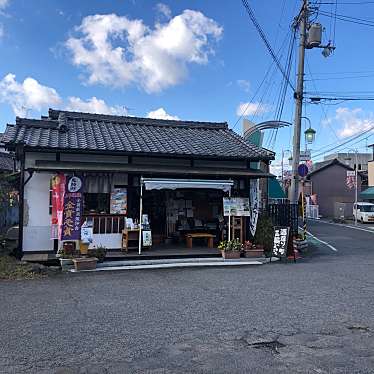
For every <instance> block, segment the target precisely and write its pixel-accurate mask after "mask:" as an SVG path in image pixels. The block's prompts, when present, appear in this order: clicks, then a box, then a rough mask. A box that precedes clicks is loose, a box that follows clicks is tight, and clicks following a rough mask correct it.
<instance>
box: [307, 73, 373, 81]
mask: <svg viewBox="0 0 374 374" xmlns="http://www.w3.org/2000/svg"><path fill="white" fill-rule="evenodd" d="M369 77H374V74H368V75H356V76H347V77H330V78H314V79H305V81H312V80H314V81H330V80H340V79H359V78H369Z"/></svg>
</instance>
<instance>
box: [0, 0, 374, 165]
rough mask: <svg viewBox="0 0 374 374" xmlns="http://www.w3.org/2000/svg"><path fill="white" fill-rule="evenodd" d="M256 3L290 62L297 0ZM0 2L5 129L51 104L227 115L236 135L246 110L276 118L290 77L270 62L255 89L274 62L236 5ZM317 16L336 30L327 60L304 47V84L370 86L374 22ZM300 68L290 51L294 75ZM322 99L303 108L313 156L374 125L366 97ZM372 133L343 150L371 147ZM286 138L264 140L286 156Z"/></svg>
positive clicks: (359, 8)
mask: <svg viewBox="0 0 374 374" xmlns="http://www.w3.org/2000/svg"><path fill="white" fill-rule="evenodd" d="M325 2H328V1H325ZM343 2H346V1H341V2H339V1H338V14H343V15H349V16H352V17H357V18H363V19H369V18H370V17H371V15H372V14H374V4H355V5H348V4H339V3H343ZM353 2H354V1H353ZM357 2H358V0H357ZM249 3H250V5H251V6H252V8H253V10H254V12H255V15H256V17H257V19H258V21H259V23H260V24H261V26H262V28H263V30H264V31H265V34H266V35H267V37H268V39H269V41H270V43H271V45H272V47H273V49H274V50H275V51H277V52H278V51H280V52H279V56H280V57H279V58H280V59H281V61H282V63H283V64H284V63H285V59H286V55H287V45H288V43H289V39H290V34H289V30H290V24H291V22H292V19H293V17H294V16H295V15H296V14H297V11H298V8H299V6H300V3H301V1H300V0H267V1H258V0H253V1H249ZM0 9H1V11H0V55H1V59H0V109H1V112H0V113H1V114H0V119H1V121H0V131H2V130H3V129H4V127H5V124H6V123H14V120H15V116H16V115H19V116H27V117H39V116H40V115H41V114H42V115H45V114H47V109H48V107H53V108H67V109H71V110H83V111H97V112H108V113H113V114H129V115H136V116H153V117H161V118H165V117H166V118H168V117H169V118H174V117H175V118H179V119H185V120H203V121H227V122H228V123H229V125H230V126H231V127H235V130H236V131H238V132H240V130H241V120H239V122H238V118H239V117H238V113H239V114H241V113H242V112H243V109H246V112H247V113H245V114H246V116H245V117H246V118H248V119H250V120H252V121H254V122H261V121H263V120H268V119H273V118H274V117H275V111H276V106H277V105H276V104H277V99H278V96H279V91H280V87H281V83H282V76H281V74H280V73H279V71H277V69H276V68H275V67H274V66H273V67H271V70H270V73H269V74H268V76H267V79H265V82H264V84H263V85H262V86H261V88H260V89H259V91H258V94H257V96H254V94H255V93H256V90H257V89H258V86H259V84H260V83H261V81H262V80H263V78H264V75H265V73H266V71H267V70H268V68H269V66H271V63H272V60H271V57H270V55H269V53H268V51H267V50H266V48H265V46H264V44H263V42H262V41H261V39H260V37H259V35H258V33H257V31H256V30H255V28H254V27H253V25H252V23H251V22H250V20H249V17H248V15H247V14H246V11H245V9H244V7H243V5H242V2H241V1H240V0H233V1H216V0H204V1H203V0H200V1H198V0H195V1H191V0H190V1H183V0H179V1H163V2H159V1H151V0H132V1H131V0H117V1H109V0H108V1H102V0H90V1H69V0H64V1H62V0H59V1H58V0H48V1H47V0H33V1H29V0H0ZM320 9H321V10H323V11H325V12H330V11H332V10H334V6H332V5H328V4H325V5H321V6H320ZM316 21H319V22H321V23H322V24H323V26H324V27H325V32H324V42H327V41H328V40H329V38H333V35H334V32H333V31H334V29H335V39H334V41H335V44H336V51H335V52H334V54H333V55H332V56H330V57H329V58H324V57H323V56H322V55H321V50H319V49H313V50H308V51H307V65H306V79H307V81H306V87H305V90H306V91H308V92H309V91H316V88H317V90H318V91H322V92H337V94H336V96H339V94H343V93H346V92H352V95H357V93H358V91H360V92H368V91H370V90H372V91H373V89H372V86H373V83H374V66H373V52H372V51H373V48H372V46H373V41H372V40H373V33H374V28H373V27H369V26H364V25H358V24H354V23H346V22H343V21H340V20H337V22H336V26H335V28H334V22H332V20H331V18H329V17H324V16H322V15H319V16H318V17H317V19H316ZM282 46H283V47H282ZM295 65H296V58H295V55H294V57H293V64H292V69H291V81H292V82H294V81H295ZM310 73H312V75H310ZM312 78H313V79H314V82H313V81H312V80H311V79H312ZM373 96H374V95H373ZM243 103H244V106H243V105H242V106H240V105H241V104H243ZM248 103H249V104H248ZM326 104H331V103H326ZM326 104H324V105H312V104H306V105H305V107H304V115H306V116H308V117H309V118H310V120H311V121H312V127H313V128H315V129H316V130H317V138H316V142H315V144H313V145H312V150H313V151H314V155H316V158H315V159H316V160H317V159H318V158H321V157H323V153H324V152H325V151H327V150H329V149H330V148H332V147H333V146H336V145H337V144H339V143H341V142H344V141H345V140H347V139H350V138H351V137H353V136H355V135H356V134H359V133H360V132H362V131H363V130H365V129H370V126H372V124H373V123H374V122H373V121H374V117H373V111H372V104H371V102H370V101H357V102H348V101H345V102H337V103H333V104H334V105H326ZM293 106H294V104H293V99H292V92H290V90H289V91H288V93H287V97H286V100H285V105H284V110H283V115H282V119H283V120H286V121H292V119H293ZM306 125H307V122H305V123H303V127H305V126H306ZM371 135H372V132H368V133H367V135H365V137H362V138H358V140H357V142H356V141H353V142H351V143H350V144H348V145H346V146H342V147H341V148H340V150H343V151H346V150H347V148H352V147H358V148H359V149H360V151H365V150H366V145H367V143H368V144H371V143H373V142H374V140H373V137H372V136H371ZM290 144H291V129H290V128H288V129H287V128H286V129H283V130H280V131H279V132H278V133H277V136H276V138H274V136H272V137H271V133H269V134H267V135H266V136H265V140H264V145H265V146H268V147H270V148H273V149H274V150H275V151H276V152H278V154H279V153H280V151H281V149H290ZM329 144H332V146H331V147H327V145H329ZM322 147H326V148H322Z"/></svg>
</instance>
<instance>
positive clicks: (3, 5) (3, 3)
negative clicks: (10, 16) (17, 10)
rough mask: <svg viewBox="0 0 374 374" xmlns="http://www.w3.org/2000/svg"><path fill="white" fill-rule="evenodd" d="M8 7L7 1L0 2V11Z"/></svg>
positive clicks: (1, 0)
mask: <svg viewBox="0 0 374 374" xmlns="http://www.w3.org/2000/svg"><path fill="white" fill-rule="evenodd" d="M8 5H9V0H0V9H1V10H2V9H5V8H6V7H7V6H8Z"/></svg>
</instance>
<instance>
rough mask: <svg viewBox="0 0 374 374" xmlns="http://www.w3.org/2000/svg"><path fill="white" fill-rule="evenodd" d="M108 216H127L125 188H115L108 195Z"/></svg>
mask: <svg viewBox="0 0 374 374" xmlns="http://www.w3.org/2000/svg"><path fill="white" fill-rule="evenodd" d="M110 214H127V188H115V189H114V190H113V191H112V193H111V194H110Z"/></svg>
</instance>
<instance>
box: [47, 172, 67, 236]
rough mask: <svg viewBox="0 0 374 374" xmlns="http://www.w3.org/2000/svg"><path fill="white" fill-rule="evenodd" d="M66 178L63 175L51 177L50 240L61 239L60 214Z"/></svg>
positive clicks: (61, 212) (62, 209)
mask: <svg viewBox="0 0 374 374" xmlns="http://www.w3.org/2000/svg"><path fill="white" fill-rule="evenodd" d="M65 183H66V178H65V175H64V174H57V175H55V176H54V177H52V180H51V184H52V186H51V187H52V217H51V239H60V238H61V228H62V214H63V211H64V195H65Z"/></svg>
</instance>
